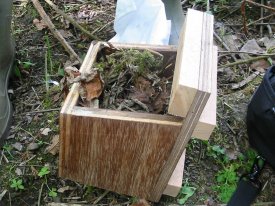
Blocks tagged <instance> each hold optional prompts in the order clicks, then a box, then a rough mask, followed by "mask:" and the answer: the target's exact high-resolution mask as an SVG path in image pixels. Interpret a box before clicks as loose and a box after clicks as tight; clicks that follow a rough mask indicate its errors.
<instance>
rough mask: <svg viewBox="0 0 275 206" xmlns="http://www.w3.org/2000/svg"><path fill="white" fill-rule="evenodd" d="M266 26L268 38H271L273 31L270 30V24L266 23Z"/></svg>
mask: <svg viewBox="0 0 275 206" xmlns="http://www.w3.org/2000/svg"><path fill="white" fill-rule="evenodd" d="M266 28H267V30H268V34H269V38H272V37H273V32H272V28H271V26H270V25H269V24H268V25H266Z"/></svg>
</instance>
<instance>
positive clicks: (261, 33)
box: [260, 0, 264, 37]
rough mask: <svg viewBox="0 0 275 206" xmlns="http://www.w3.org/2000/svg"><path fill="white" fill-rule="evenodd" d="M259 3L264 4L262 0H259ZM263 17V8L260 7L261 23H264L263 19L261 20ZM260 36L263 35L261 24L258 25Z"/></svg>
mask: <svg viewBox="0 0 275 206" xmlns="http://www.w3.org/2000/svg"><path fill="white" fill-rule="evenodd" d="M261 4H264V0H261ZM263 17H264V8H263V7H261V19H262V20H261V23H264V20H263ZM260 36H261V37H263V25H261V26H260Z"/></svg>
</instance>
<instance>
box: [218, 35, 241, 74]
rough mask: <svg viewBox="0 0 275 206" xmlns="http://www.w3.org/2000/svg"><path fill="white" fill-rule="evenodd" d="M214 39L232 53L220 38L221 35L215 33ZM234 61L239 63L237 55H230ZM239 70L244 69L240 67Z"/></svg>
mask: <svg viewBox="0 0 275 206" xmlns="http://www.w3.org/2000/svg"><path fill="white" fill-rule="evenodd" d="M214 37H215V38H216V39H217V40H218V41H219V42H220V43H221V44H222V45H223V47H224V48H225V49H226V50H227V51H230V48H229V47H228V46H227V44H226V43H225V42H224V41H223V40H222V38H221V37H219V35H218V34H217V33H216V32H215V31H214ZM230 56H231V57H232V58H233V59H234V61H235V62H236V61H238V59H237V58H236V57H235V55H233V54H231V55H230ZM239 69H242V68H241V67H239Z"/></svg>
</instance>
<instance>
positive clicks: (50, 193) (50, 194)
mask: <svg viewBox="0 0 275 206" xmlns="http://www.w3.org/2000/svg"><path fill="white" fill-rule="evenodd" d="M49 196H50V197H57V192H56V188H52V189H51V190H50V192H49Z"/></svg>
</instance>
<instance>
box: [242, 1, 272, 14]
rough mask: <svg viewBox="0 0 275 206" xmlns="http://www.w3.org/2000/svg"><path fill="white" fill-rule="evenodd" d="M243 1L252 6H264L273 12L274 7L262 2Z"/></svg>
mask: <svg viewBox="0 0 275 206" xmlns="http://www.w3.org/2000/svg"><path fill="white" fill-rule="evenodd" d="M244 2H247V3H249V4H253V5H254V6H259V7H262V8H265V9H267V10H270V11H273V12H275V8H273V7H270V6H266V5H264V4H259V3H256V2H254V1H251V0H244Z"/></svg>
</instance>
